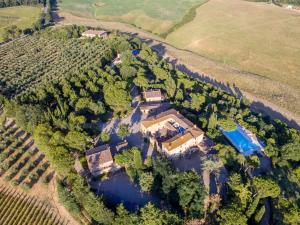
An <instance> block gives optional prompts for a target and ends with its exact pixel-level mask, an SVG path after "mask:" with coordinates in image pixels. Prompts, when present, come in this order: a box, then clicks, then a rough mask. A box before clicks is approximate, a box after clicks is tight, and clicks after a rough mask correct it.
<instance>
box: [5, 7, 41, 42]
mask: <svg viewBox="0 0 300 225" xmlns="http://www.w3.org/2000/svg"><path fill="white" fill-rule="evenodd" d="M40 12H41V9H40V8H39V7H31V6H16V7H8V8H1V9H0V42H1V41H3V39H2V38H3V37H2V36H3V32H4V29H5V27H7V26H10V25H16V26H17V27H19V28H21V29H23V28H27V27H31V26H32V24H33V23H34V22H35V21H36V18H37V17H38V16H39V14H40Z"/></svg>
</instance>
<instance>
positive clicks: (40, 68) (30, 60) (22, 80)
mask: <svg viewBox="0 0 300 225" xmlns="http://www.w3.org/2000/svg"><path fill="white" fill-rule="evenodd" d="M108 49H109V48H108V47H107V44H106V43H105V42H104V41H101V40H94V41H87V40H81V39H59V38H54V37H48V36H46V35H38V34H37V35H34V36H29V37H27V38H24V39H20V40H17V41H15V42H13V43H10V44H8V45H5V46H2V47H1V48H0V61H1V63H0V94H4V95H5V96H13V95H15V94H18V93H20V92H22V91H23V90H25V89H26V88H28V87H31V86H32V85H34V84H37V83H39V82H40V81H41V80H43V79H47V80H50V79H57V78H60V77H62V76H63V75H65V74H66V73H73V72H76V71H78V70H79V69H80V68H83V67H85V66H88V65H94V64H95V63H96V62H99V60H100V59H101V57H100V56H102V55H103V52H105V51H107V50H108Z"/></svg>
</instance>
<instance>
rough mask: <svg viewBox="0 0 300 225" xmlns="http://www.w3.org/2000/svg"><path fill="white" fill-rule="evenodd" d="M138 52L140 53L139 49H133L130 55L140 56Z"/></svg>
mask: <svg viewBox="0 0 300 225" xmlns="http://www.w3.org/2000/svg"><path fill="white" fill-rule="evenodd" d="M140 51H141V50H140V49H134V50H132V55H134V56H137V55H139V54H140Z"/></svg>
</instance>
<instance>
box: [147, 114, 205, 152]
mask: <svg viewBox="0 0 300 225" xmlns="http://www.w3.org/2000/svg"><path fill="white" fill-rule="evenodd" d="M141 130H142V132H143V133H144V134H145V135H146V136H148V137H149V138H150V141H151V143H152V144H157V146H158V148H159V149H160V150H161V152H162V153H164V154H165V155H166V156H168V157H175V156H178V155H182V154H185V153H186V152H187V151H189V150H190V149H191V148H192V147H197V146H198V145H199V144H200V143H201V142H202V140H203V138H204V132H203V131H202V130H201V129H199V128H198V127H196V126H195V125H194V124H193V123H192V122H191V121H189V120H188V119H186V118H185V117H184V116H182V115H181V114H180V113H179V112H178V111H176V110H174V109H170V110H167V111H165V112H163V113H160V114H158V115H156V116H153V117H150V118H147V119H145V120H143V121H142V123H141Z"/></svg>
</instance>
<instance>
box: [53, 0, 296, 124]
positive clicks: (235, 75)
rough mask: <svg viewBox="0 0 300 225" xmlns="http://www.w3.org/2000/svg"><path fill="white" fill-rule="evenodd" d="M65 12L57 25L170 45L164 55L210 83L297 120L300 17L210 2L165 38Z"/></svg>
mask: <svg viewBox="0 0 300 225" xmlns="http://www.w3.org/2000/svg"><path fill="white" fill-rule="evenodd" d="M64 2H66V1H63V3H62V4H65V3H64ZM75 5H76V4H74V5H73V7H75ZM174 5H175V4H174ZM172 7H173V6H172ZM223 9H226V10H223ZM69 12H70V11H65V7H61V9H60V10H59V11H58V14H59V15H61V16H62V18H64V19H63V20H62V21H61V23H63V24H70V23H76V24H82V25H89V26H95V27H96V26H102V27H105V28H106V29H118V30H121V31H124V32H131V33H139V34H140V35H141V36H142V37H143V38H146V39H148V38H150V39H155V40H159V41H161V42H166V43H167V44H168V45H170V46H167V45H164V44H161V45H162V48H163V49H165V51H166V52H165V53H166V55H165V56H166V57H169V56H170V55H172V57H171V58H176V59H178V61H177V62H178V63H179V62H180V63H182V64H184V65H186V66H187V67H188V68H190V69H191V70H192V71H193V72H198V73H200V74H205V75H207V76H208V77H209V79H213V80H214V79H216V80H217V81H219V82H220V83H223V84H227V83H229V84H231V85H232V84H233V83H234V84H235V85H236V86H237V87H238V88H239V89H240V90H241V91H242V92H243V93H245V94H246V96H247V97H249V98H251V99H253V100H254V99H256V100H255V101H257V99H259V100H260V102H263V104H265V105H266V106H267V107H270V108H272V109H273V110H274V111H277V112H280V113H281V114H284V115H285V116H286V117H287V118H294V119H295V120H296V121H298V120H299V115H300V112H299V109H300V100H299V99H300V93H299V90H300V89H299V76H297V74H299V70H300V65H299V60H297V59H298V58H299V42H298V41H297V40H299V27H300V26H299V18H300V17H299V13H296V12H292V11H289V10H286V9H284V8H280V7H278V6H275V5H269V4H265V3H261V2H249V1H243V0H233V1H224V0H210V1H209V2H207V3H205V4H203V5H201V6H200V7H198V10H197V11H196V12H197V14H196V17H195V18H194V20H193V21H191V22H189V23H187V24H183V26H181V27H179V28H177V29H176V30H175V31H174V32H172V33H171V34H169V36H167V38H166V39H165V40H164V39H162V38H160V37H158V36H155V35H153V34H150V33H147V32H144V31H141V30H140V29H138V28H135V27H133V26H127V25H126V24H123V23H119V22H107V21H106V20H105V22H104V20H101V18H100V20H97V18H98V17H93V18H92V17H90V16H86V15H85V16H84V15H82V14H78V13H75V14H76V15H75V14H74V12H72V14H71V13H69ZM245 12H247V13H245ZM98 19H99V18H98ZM114 21H120V20H114ZM123 22H126V21H123ZM127 23H128V22H127ZM156 27H157V26H156ZM270 28H272V29H270ZM144 29H145V28H144ZM150 30H151V29H150ZM152 31H153V30H152ZM164 31H165V32H167V31H169V30H167V29H165V30H164ZM220 31H221V32H220ZM262 43H263V44H262ZM156 44H158V45H159V42H158V43H156ZM172 46H176V47H177V48H180V50H177V49H175V48H173V47H172ZM170 48H171V49H172V51H169V49H170ZM181 49H182V50H187V51H181ZM163 51H164V50H163ZM190 51H192V53H191V52H190ZM163 53H164V52H163ZM249 84H250V85H249ZM274 105H276V106H278V108H276V107H275V108H274V107H273V106H274Z"/></svg>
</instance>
